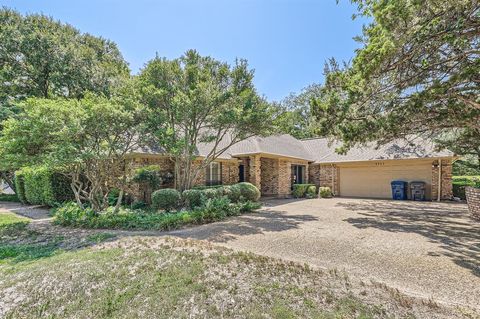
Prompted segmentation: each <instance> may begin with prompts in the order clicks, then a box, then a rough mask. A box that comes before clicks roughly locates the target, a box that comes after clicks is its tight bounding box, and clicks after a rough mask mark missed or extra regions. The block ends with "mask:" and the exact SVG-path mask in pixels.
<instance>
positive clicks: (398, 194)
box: [391, 181, 407, 200]
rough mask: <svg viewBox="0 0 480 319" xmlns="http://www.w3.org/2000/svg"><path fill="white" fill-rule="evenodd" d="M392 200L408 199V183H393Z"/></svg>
mask: <svg viewBox="0 0 480 319" xmlns="http://www.w3.org/2000/svg"><path fill="white" fill-rule="evenodd" d="M391 185H392V198H393V199H398V200H406V199H407V182H404V181H392V182H391Z"/></svg>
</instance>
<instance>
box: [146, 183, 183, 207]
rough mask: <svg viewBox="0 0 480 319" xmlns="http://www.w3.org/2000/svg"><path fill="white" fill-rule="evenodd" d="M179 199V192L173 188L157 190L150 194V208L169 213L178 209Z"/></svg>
mask: <svg viewBox="0 0 480 319" xmlns="http://www.w3.org/2000/svg"><path fill="white" fill-rule="evenodd" d="M180 199H181V195H180V192H179V191H177V190H176V189H174V188H165V189H159V190H158V191H155V192H153V193H152V207H153V208H155V209H164V210H165V211H167V212H169V211H172V210H174V209H176V208H178V206H179V204H180Z"/></svg>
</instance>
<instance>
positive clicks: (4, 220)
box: [0, 212, 29, 237]
mask: <svg viewBox="0 0 480 319" xmlns="http://www.w3.org/2000/svg"><path fill="white" fill-rule="evenodd" d="M28 223H29V219H28V218H25V217H20V216H18V215H16V214H13V213H8V212H0V237H3V236H9V235H12V234H15V233H16V232H17V231H21V230H24V229H25V228H26V227H27V225H28Z"/></svg>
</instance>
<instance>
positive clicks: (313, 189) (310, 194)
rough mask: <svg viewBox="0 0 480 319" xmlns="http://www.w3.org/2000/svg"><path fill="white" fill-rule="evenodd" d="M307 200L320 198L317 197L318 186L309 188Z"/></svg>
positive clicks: (306, 194)
mask: <svg viewBox="0 0 480 319" xmlns="http://www.w3.org/2000/svg"><path fill="white" fill-rule="evenodd" d="M305 197H306V198H315V197H318V195H317V186H315V185H311V186H308V187H307V191H306V192H305Z"/></svg>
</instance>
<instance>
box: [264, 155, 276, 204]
mask: <svg viewBox="0 0 480 319" xmlns="http://www.w3.org/2000/svg"><path fill="white" fill-rule="evenodd" d="M260 164H261V178H260V180H261V182H260V184H261V189H260V192H261V193H262V195H266V196H271V195H277V194H278V177H279V174H278V164H279V161H278V159H274V158H262V159H260Z"/></svg>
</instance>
